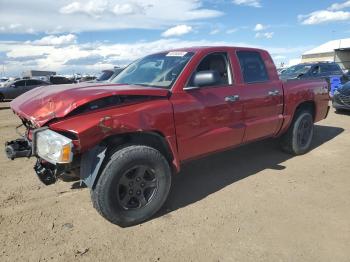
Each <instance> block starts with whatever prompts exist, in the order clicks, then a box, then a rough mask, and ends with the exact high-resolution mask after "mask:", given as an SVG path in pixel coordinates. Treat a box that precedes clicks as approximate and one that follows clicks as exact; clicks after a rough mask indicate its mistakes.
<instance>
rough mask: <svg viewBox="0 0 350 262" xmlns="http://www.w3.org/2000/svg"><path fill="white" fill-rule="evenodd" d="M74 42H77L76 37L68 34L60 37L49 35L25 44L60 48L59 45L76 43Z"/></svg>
mask: <svg viewBox="0 0 350 262" xmlns="http://www.w3.org/2000/svg"><path fill="white" fill-rule="evenodd" d="M76 41H77V37H76V35H73V34H68V35H61V36H54V35H49V36H45V37H43V38H41V39H38V40H35V41H32V42H30V41H29V42H27V43H31V44H33V45H54V46H60V45H69V44H74V43H76Z"/></svg>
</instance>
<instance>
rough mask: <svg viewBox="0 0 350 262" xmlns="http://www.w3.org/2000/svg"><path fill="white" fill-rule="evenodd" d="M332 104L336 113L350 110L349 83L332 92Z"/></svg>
mask: <svg viewBox="0 0 350 262" xmlns="http://www.w3.org/2000/svg"><path fill="white" fill-rule="evenodd" d="M332 104H333V107H334V108H335V110H336V111H341V110H350V82H347V83H346V84H344V85H343V86H342V87H340V88H338V89H337V90H335V91H334V94H333V97H332Z"/></svg>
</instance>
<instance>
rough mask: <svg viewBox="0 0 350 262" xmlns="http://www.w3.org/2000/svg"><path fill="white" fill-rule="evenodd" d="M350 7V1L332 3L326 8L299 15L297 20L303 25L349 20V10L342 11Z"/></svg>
mask: <svg viewBox="0 0 350 262" xmlns="http://www.w3.org/2000/svg"><path fill="white" fill-rule="evenodd" d="M349 7H350V1H345V2H343V3H335V4H332V5H331V6H330V7H329V8H327V10H317V11H314V12H311V13H310V14H307V15H299V16H298V20H299V21H300V22H301V23H302V24H303V25H317V24H322V23H331V22H340V21H347V20H350V12H349V11H342V10H343V9H345V8H349Z"/></svg>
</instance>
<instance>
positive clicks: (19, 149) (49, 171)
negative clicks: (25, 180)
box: [5, 138, 64, 185]
mask: <svg viewBox="0 0 350 262" xmlns="http://www.w3.org/2000/svg"><path fill="white" fill-rule="evenodd" d="M32 152H33V150H32V143H31V142H30V141H28V140H27V139H25V138H19V139H16V140H13V141H9V142H6V143H5V153H6V155H7V157H8V158H9V159H11V160H14V159H16V158H23V157H27V158H30V157H31V156H33V153H32ZM34 170H35V173H36V174H37V176H38V178H39V179H40V181H41V182H42V183H44V184H45V185H51V184H53V183H55V182H56V181H57V178H58V175H59V174H61V173H64V171H62V167H61V168H59V167H58V166H56V165H53V164H51V163H49V162H47V161H44V160H42V159H40V158H38V159H37V161H36V163H35V165H34Z"/></svg>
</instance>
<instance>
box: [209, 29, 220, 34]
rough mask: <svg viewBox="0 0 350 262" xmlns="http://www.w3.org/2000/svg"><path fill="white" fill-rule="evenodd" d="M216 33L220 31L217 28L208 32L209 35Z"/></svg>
mask: <svg viewBox="0 0 350 262" xmlns="http://www.w3.org/2000/svg"><path fill="white" fill-rule="evenodd" d="M218 33H220V29H218V28H214V29H213V30H211V31H210V32H209V34H210V35H217V34H218Z"/></svg>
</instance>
